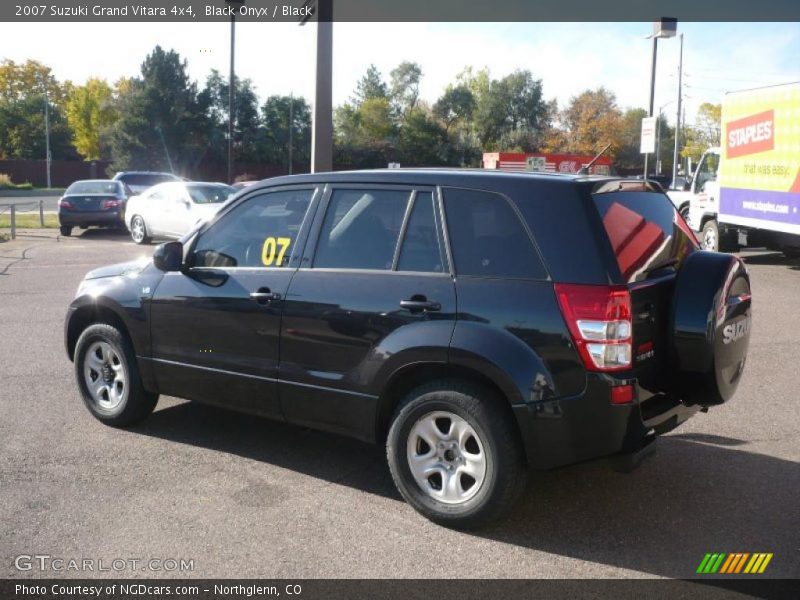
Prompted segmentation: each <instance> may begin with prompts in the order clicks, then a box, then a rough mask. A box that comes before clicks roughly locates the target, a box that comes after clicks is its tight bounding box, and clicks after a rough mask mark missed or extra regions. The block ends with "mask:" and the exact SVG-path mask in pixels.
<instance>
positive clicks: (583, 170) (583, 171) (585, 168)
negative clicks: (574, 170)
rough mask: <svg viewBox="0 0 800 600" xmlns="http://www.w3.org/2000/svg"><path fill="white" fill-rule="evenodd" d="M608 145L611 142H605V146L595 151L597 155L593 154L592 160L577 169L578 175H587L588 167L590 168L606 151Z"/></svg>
mask: <svg viewBox="0 0 800 600" xmlns="http://www.w3.org/2000/svg"><path fill="white" fill-rule="evenodd" d="M610 147H611V144H606V147H605V148H603V149H602V150H600V152H598V153H597V156H595V157H594V158H593V159H592V160H590V161H589V164H588V165H583V166H582V167H581V168H580V169H578V175H588V174H589V169H591V168H592V165H594V163H596V162H597V161H598V160H599V159H600V157H601V156H603V154H605V153H606V150H608V149H609V148H610Z"/></svg>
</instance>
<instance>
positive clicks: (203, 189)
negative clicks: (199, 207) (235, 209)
mask: <svg viewBox="0 0 800 600" xmlns="http://www.w3.org/2000/svg"><path fill="white" fill-rule="evenodd" d="M186 191H187V192H188V193H189V196H190V197H191V198H192V202H194V203H195V204H217V203H219V202H225V201H226V200H227V199H228V198H230V197H231V196H233V195H234V194H235V193H236V190H235V189H234V188H232V187H230V186H227V185H187V186H186Z"/></svg>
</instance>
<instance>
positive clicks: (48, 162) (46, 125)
mask: <svg viewBox="0 0 800 600" xmlns="http://www.w3.org/2000/svg"><path fill="white" fill-rule="evenodd" d="M44 145H45V162H46V165H47V188H48V189H49V188H51V187H52V186H51V185H50V183H51V182H50V165H51V162H52V158H51V156H50V99H49V98H48V97H47V87H46V86H45V88H44Z"/></svg>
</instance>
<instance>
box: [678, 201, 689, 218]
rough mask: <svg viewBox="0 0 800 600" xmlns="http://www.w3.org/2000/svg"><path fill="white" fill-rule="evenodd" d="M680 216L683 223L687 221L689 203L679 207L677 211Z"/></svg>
mask: <svg viewBox="0 0 800 600" xmlns="http://www.w3.org/2000/svg"><path fill="white" fill-rule="evenodd" d="M678 212H679V213H680V215H681V216H682V217H683V220H684V221H688V220H689V203H688V202H687V203H686V204H684V205H683V206H681V208H680V210H679V211H678Z"/></svg>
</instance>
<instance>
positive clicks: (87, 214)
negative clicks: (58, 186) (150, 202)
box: [58, 179, 130, 235]
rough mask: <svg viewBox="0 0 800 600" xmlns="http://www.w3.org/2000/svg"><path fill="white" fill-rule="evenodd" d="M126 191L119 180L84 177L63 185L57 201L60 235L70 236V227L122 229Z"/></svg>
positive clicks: (123, 226)
mask: <svg viewBox="0 0 800 600" xmlns="http://www.w3.org/2000/svg"><path fill="white" fill-rule="evenodd" d="M128 196H130V191H129V190H128V188H127V187H126V186H125V184H124V183H122V182H121V181H112V180H110V179H86V180H83V181H76V182H75V183H73V184H72V185H71V186H69V187H68V188H67V190H66V191H65V192H64V195H63V196H62V197H61V200H59V201H58V221H59V224H60V226H61V235H70V234H71V233H72V228H73V227H81V228H82V229H86V228H87V227H91V226H97V227H112V228H120V229H124V228H125V221H124V216H125V203H126V202H127V200H128Z"/></svg>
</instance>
